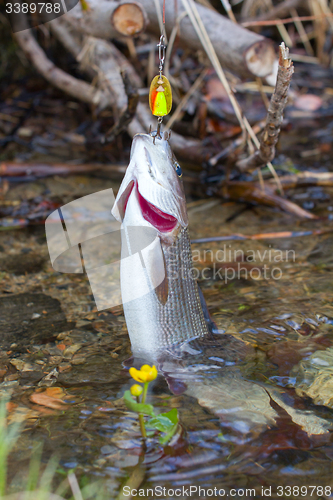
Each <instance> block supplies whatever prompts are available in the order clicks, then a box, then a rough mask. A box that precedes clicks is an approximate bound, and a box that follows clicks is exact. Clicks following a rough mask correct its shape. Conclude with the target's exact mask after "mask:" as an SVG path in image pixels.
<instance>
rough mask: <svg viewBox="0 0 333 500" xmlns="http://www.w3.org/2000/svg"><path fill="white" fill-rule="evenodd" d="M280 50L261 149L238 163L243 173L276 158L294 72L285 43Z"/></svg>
mask: <svg viewBox="0 0 333 500" xmlns="http://www.w3.org/2000/svg"><path fill="white" fill-rule="evenodd" d="M279 49H280V57H279V69H278V75H277V80H276V87H275V90H274V93H273V95H272V98H271V102H270V105H269V108H268V112H267V120H266V126H265V129H264V132H263V134H262V136H261V140H260V148H259V149H258V150H257V151H255V153H253V155H251V156H249V157H248V158H246V159H243V160H239V161H238V162H237V163H236V166H237V168H238V169H239V170H241V171H242V172H246V171H251V170H254V169H256V168H258V167H263V166H264V165H266V164H267V163H268V162H270V161H272V160H273V158H274V156H275V144H276V143H277V141H278V139H279V133H280V126H281V122H282V119H283V111H284V108H285V106H286V104H287V99H288V90H289V86H290V80H291V77H292V75H293V72H294V66H293V63H292V61H291V59H289V50H288V49H287V48H286V47H285V45H284V43H283V42H282V43H281V45H280V47H279Z"/></svg>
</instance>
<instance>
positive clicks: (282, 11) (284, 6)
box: [242, 0, 305, 23]
mask: <svg viewBox="0 0 333 500" xmlns="http://www.w3.org/2000/svg"><path fill="white" fill-rule="evenodd" d="M303 2H304V0H285V1H284V2H282V3H280V4H278V5H276V6H275V7H273V8H271V9H269V10H268V12H265V13H264V14H261V15H260V16H258V17H252V18H250V19H247V21H248V22H249V23H250V22H252V21H268V20H271V19H279V18H281V17H284V16H286V15H288V14H289V13H290V9H296V8H297V7H299V5H301V4H302V3H303ZM304 3H305V2H304ZM245 17H247V13H246V11H245V9H243V10H242V18H245Z"/></svg>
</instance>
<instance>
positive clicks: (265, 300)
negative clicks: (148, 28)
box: [0, 177, 333, 498]
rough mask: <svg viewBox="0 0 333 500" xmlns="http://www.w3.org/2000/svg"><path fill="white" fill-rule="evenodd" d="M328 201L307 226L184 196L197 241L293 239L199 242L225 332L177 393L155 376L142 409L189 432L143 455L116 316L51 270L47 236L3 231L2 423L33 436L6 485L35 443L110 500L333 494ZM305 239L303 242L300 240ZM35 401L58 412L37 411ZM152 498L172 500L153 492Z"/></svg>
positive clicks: (209, 294)
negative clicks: (133, 491)
mask: <svg viewBox="0 0 333 500" xmlns="http://www.w3.org/2000/svg"><path fill="white" fill-rule="evenodd" d="M107 187H112V188H114V189H117V184H116V183H114V182H111V181H105V180H98V179H91V178H87V177H79V178H78V177H75V178H74V177H69V178H68V179H66V180H64V179H60V178H56V179H46V180H43V181H38V182H36V183H31V184H29V185H23V186H17V187H14V188H13V189H11V191H10V193H9V196H10V197H11V198H12V199H18V198H20V197H24V196H26V194H27V193H26V192H27V190H30V193H31V192H32V193H33V194H36V193H38V192H41V191H44V190H45V189H51V190H52V192H54V193H58V194H61V195H62V197H63V199H66V196H67V200H70V199H71V197H72V196H75V197H78V196H84V195H85V194H88V193H90V192H95V191H98V190H101V189H105V188H107ZM317 191H318V189H317ZM321 192H322V194H323V196H322V197H321V199H322V200H323V201H322V202H321V203H319V204H318V205H317V215H318V216H319V217H320V218H319V219H318V220H315V221H310V222H309V221H306V222H299V221H296V220H295V218H293V217H292V216H290V215H288V214H283V213H279V212H277V211H275V210H273V209H268V208H259V207H257V208H248V207H246V206H245V205H244V206H243V205H241V204H239V203H238V204H236V203H232V202H229V203H221V202H219V201H215V202H214V201H213V202H212V200H211V199H210V200H206V201H197V200H193V199H190V198H189V200H188V201H189V203H188V211H189V217H190V233H191V238H192V239H196V238H208V237H214V236H227V235H235V234H239V233H241V234H243V235H256V234H259V233H260V234H263V233H274V232H276V233H280V232H281V231H284V232H288V231H289V232H290V234H289V236H287V237H281V235H276V236H275V237H270V238H266V239H252V240H251V239H248V240H242V241H239V240H231V241H225V242H213V243H203V244H194V245H193V250H194V260H195V262H194V264H195V268H196V273H197V275H198V278H199V282H200V285H201V288H202V290H203V293H204V295H205V298H206V300H207V304H208V307H209V310H210V313H211V314H212V317H213V319H214V321H215V322H216V324H217V326H218V328H219V330H220V333H219V334H217V335H216V336H215V337H214V339H213V340H211V341H210V344H209V345H207V344H205V343H203V344H202V349H201V353H200V352H199V353H198V354H196V355H194V356H193V357H191V356H189V357H188V358H187V360H186V366H185V367H184V366H182V367H181V370H180V371H179V373H180V374H181V375H180V376H182V377H183V382H184V383H183V386H182V387H183V389H182V390H178V391H175V392H177V393H178V394H177V395H175V394H173V393H172V392H171V391H170V389H169V387H168V384H167V383H166V381H165V379H164V377H163V376H162V375H161V376H160V377H159V378H158V379H157V381H156V382H155V383H154V385H153V387H152V391H151V393H150V395H149V401H150V402H151V403H153V404H154V406H155V407H156V408H157V409H160V411H162V410H165V409H167V410H168V409H171V408H177V409H178V412H179V417H180V423H181V429H182V430H181V432H180V434H179V435H178V436H176V438H177V439H176V438H175V440H174V442H173V443H171V445H169V446H166V447H164V448H162V447H161V446H159V445H158V444H157V441H156V440H152V441H151V442H149V444H148V448H147V451H146V453H145V455H144V456H142V450H141V443H140V439H139V428H138V425H137V421H136V418H135V415H134V414H132V413H130V412H129V411H128V410H127V409H126V407H125V405H124V403H123V401H122V399H121V398H122V394H123V392H124V390H125V389H127V388H128V387H129V385H130V377H129V374H128V370H127V369H125V368H124V367H123V362H124V361H125V360H126V359H128V358H129V357H130V355H131V351H130V343H129V339H128V335H127V330H126V324H125V320H124V316H123V313H122V309H121V307H117V308H114V309H111V310H107V311H102V312H98V311H97V310H96V307H95V303H94V300H93V296H92V293H91V290H90V286H89V283H88V280H87V278H86V276H84V275H71V274H61V273H57V272H55V271H54V270H53V269H52V266H51V264H50V261H49V257H48V252H47V247H46V240H45V232H44V227H43V225H40V226H35V227H32V228H26V229H20V230H15V231H3V232H1V233H0V250H1V252H0V265H1V270H2V273H1V278H2V279H1V296H0V318H1V319H0V324H1V330H2V331H3V332H4V344H3V346H2V349H3V350H2V351H1V353H0V356H1V357H0V362H1V367H0V376H1V384H0V391H1V393H2V394H3V393H8V392H11V394H12V396H11V406H10V414H9V417H10V418H14V419H15V418H17V412H19V413H20V414H21V416H22V415H23V417H22V418H23V420H24V425H25V427H24V431H23V433H22V434H21V436H20V438H19V440H18V442H17V444H16V446H15V449H14V450H13V453H12V455H11V464H12V467H10V475H11V477H12V480H13V482H12V489H13V490H14V489H17V488H19V486H20V484H21V483H22V484H23V482H24V479H25V476H26V474H27V469H28V464H29V459H30V456H31V452H32V447H33V445H34V442H36V441H42V442H43V443H44V445H43V462H44V463H47V461H48V460H49V458H50V457H51V456H53V455H54V454H56V455H57V456H58V458H59V462H60V466H59V467H60V469H61V470H63V471H68V470H71V469H74V470H75V473H76V475H77V477H78V480H79V482H80V481H83V483H84V482H85V481H87V478H88V479H94V480H100V481H101V485H103V487H104V488H105V498H116V497H117V495H118V493H119V491H120V489H121V487H122V485H124V484H129V485H132V486H134V487H135V488H143V489H146V492H147V496H146V498H177V497H178V498H179V497H181V498H185V497H186V495H187V493H186V492H188V491H189V488H190V487H191V486H192V487H193V489H192V498H208V497H210V496H212V495H211V491H213V490H214V488H215V487H216V488H217V490H221V492H220V493H221V495H222V494H223V491H224V496H227V495H229V496H232V497H233V498H254V496H256V497H257V498H264V496H270V497H271V498H281V497H282V498H284V497H286V498H287V497H289V498H290V497H292V498H298V497H302V498H329V497H331V496H332V494H331V491H332V490H331V487H332V489H333V480H332V472H333V471H332V459H333V444H332V438H331V436H332V433H331V429H332V425H333V412H332V407H333V391H332V389H333V378H332V374H333V348H332V346H333V306H332V273H333V257H332V248H333V233H332V232H330V231H331V230H332V225H331V221H330V217H329V216H330V214H331V213H332V212H331V210H332V209H333V207H332V206H330V204H329V196H328V197H327V196H326V197H325V196H324V194H325V193H326V194H327V193H328V194H329V195H330V194H331V193H330V192H329V190H325V192H324V191H323V190H322V191H321ZM299 193H300V191H297V192H296V191H295V196H296V198H297V195H298V196H299ZM308 196H310V195H308ZM296 198H295V200H296ZM319 198H320V197H319ZM316 199H317V200H318V196H317V198H316ZM302 231H308V232H309V234H308V235H306V236H297V235H296V236H295V234H297V233H298V232H302ZM318 231H320V233H321V234H317V233H316V232H318ZM226 335H227V336H226ZM225 339H228V342H227V343H226V340H225ZM229 347H230V348H229ZM199 351H200V349H199ZM164 368H165V366H164ZM189 372H190V374H191V376H190V377H189V376H188V373H189ZM184 373H185V375H184ZM171 378H172V377H171ZM174 378H175V379H177V376H175V377H174ZM178 378H179V377H178ZM171 385H172V384H171ZM41 394H46V395H48V396H50V397H51V398H55V399H57V398H58V400H59V404H58V405H57V404H56V403H54V402H53V405H54V407H50V402H49V401H48V403H47V404H43V401H42V400H41V399H40V395H41ZM230 401H231V402H232V401H234V402H235V403H230ZM44 403H45V401H44ZM237 404H239V408H237ZM51 406H52V405H51ZM235 408H236V409H235ZM244 408H247V410H250V413H249V414H247V415H246V416H244V415H243V413H242V412H243V411H245V410H244ZM230 414H231V415H232V418H230ZM15 415H16V417H15ZM228 415H229V416H228ZM140 455H141V458H140ZM139 462H140V465H138V463H139ZM126 481H127V483H126ZM157 486H159V487H161V488H163V487H165V488H166V492H164V493H162V494H161V495H159V491H161V490H159V489H157V490H154V492H153V491H151V490H152V488H155V487H157ZM314 486H315V487H316V488H313V487H314ZM101 487H102V486H101ZM183 487H184V491H185V493H184V491H183V490H179V488H183ZM195 487H197V488H199V487H201V488H202V489H204V490H205V491H204V490H201V493H200V492H199V491H197V492H195V490H194V488H195ZM288 487H291V488H293V487H294V489H291V490H289V488H288ZM310 487H311V488H310ZM262 488H263V489H264V490H265V494H264V493H263V490H262ZM325 488H326V489H325ZM168 490H169V491H168ZM253 490H255V491H253ZM179 492H181V495H179ZM254 493H255V495H254Z"/></svg>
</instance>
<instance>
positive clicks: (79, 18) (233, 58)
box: [66, 0, 276, 77]
mask: <svg viewBox="0 0 333 500" xmlns="http://www.w3.org/2000/svg"><path fill="white" fill-rule="evenodd" d="M158 2H159V4H160V8H161V9H162V3H163V0H158ZM140 4H141V5H142V7H143V9H144V11H145V13H146V14H147V16H148V20H149V24H148V25H147V31H148V32H149V33H152V34H154V35H156V36H158V37H159V36H160V27H159V22H158V15H157V12H156V4H155V0H141V2H140ZM117 6H119V4H118V3H117V2H113V1H108V0H89V7H90V10H87V11H82V9H81V6H80V4H78V5H77V6H76V7H74V9H72V10H71V11H70V12H68V13H67V14H66V21H68V22H69V23H70V24H71V25H72V27H74V28H75V29H76V30H77V31H81V32H82V33H85V34H88V35H92V36H95V37H100V38H107V39H110V38H114V37H117V36H119V33H118V32H117V30H115V28H114V26H113V25H112V24H111V21H110V19H111V16H112V15H113V13H114V11H115V9H116V8H117ZM197 9H198V11H199V14H200V17H201V19H202V21H203V23H204V24H205V27H206V30H207V32H208V34H209V36H210V39H211V41H212V44H213V46H214V49H215V51H216V53H217V56H218V58H219V60H220V62H221V64H222V66H223V67H224V68H228V69H230V70H231V71H233V72H235V73H237V74H238V75H240V76H250V75H255V76H260V77H264V76H268V75H270V74H272V73H273V71H274V62H275V60H276V57H275V51H274V47H273V45H272V43H271V41H270V40H268V39H267V38H265V37H263V36H260V35H257V34H256V33H253V32H251V31H249V30H246V29H245V28H242V27H241V26H239V25H237V24H235V23H233V22H232V21H230V20H229V19H227V18H225V17H224V16H221V15H220V14H218V13H217V12H216V11H213V10H211V9H207V8H206V7H204V6H202V5H200V4H199V5H197ZM177 19H178V20H179V25H180V28H179V33H178V37H179V38H178V39H179V44H180V45H182V46H184V47H188V48H191V49H192V50H199V49H202V45H201V42H200V40H199V38H198V36H197V34H196V32H195V29H194V27H193V25H192V23H191V21H190V20H189V19H188V18H187V17H186V16H185V17H184V8H183V6H182V3H181V2H180V1H179V2H178V13H177V12H175V4H174V2H172V1H168V2H166V15H165V20H166V32H167V34H169V35H170V33H171V31H172V29H173V28H174V26H175V24H176V22H177Z"/></svg>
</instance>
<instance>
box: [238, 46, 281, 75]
mask: <svg viewBox="0 0 333 500" xmlns="http://www.w3.org/2000/svg"><path fill="white" fill-rule="evenodd" d="M275 60H276V55H275V50H274V46H273V44H272V43H269V42H268V41H267V40H266V39H263V40H262V41H260V42H257V43H254V44H253V45H251V47H249V48H248V49H247V51H246V53H245V63H246V66H247V69H248V70H249V71H250V73H252V74H253V75H256V76H259V77H260V78H264V77H265V76H267V75H270V74H271V73H273V69H274V61H275Z"/></svg>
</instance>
